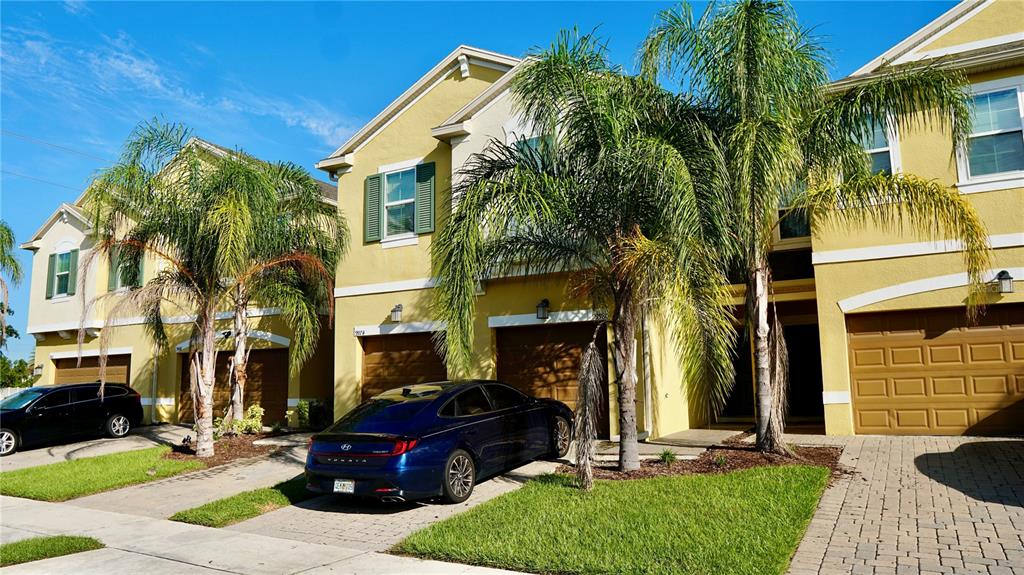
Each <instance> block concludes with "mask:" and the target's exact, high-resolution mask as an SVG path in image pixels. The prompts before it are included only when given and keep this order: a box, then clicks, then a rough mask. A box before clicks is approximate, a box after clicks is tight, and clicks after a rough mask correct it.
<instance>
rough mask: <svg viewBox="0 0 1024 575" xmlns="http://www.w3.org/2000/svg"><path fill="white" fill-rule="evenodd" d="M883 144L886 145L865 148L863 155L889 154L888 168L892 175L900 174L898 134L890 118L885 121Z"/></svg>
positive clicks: (900, 162)
mask: <svg viewBox="0 0 1024 575" xmlns="http://www.w3.org/2000/svg"><path fill="white" fill-rule="evenodd" d="M885 143H886V144H888V145H887V146H884V147H881V148H865V149H864V153H866V154H868V155H869V156H870V155H872V154H877V153H879V152H889V167H890V169H891V170H892V173H893V174H902V173H903V162H902V159H901V158H900V140H899V132H898V131H897V130H896V124H895V123H894V122H893V121H892V118H891V117H890V118H886V119H885Z"/></svg>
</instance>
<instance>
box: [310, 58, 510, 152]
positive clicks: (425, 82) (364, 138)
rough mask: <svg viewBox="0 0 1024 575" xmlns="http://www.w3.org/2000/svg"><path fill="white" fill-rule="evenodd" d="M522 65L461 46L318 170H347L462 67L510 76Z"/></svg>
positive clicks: (464, 71) (403, 93) (392, 103)
mask: <svg viewBox="0 0 1024 575" xmlns="http://www.w3.org/2000/svg"><path fill="white" fill-rule="evenodd" d="M518 63H519V58H515V57H513V56H506V55H504V54H499V53H497V52H491V51H488V50H481V49H480V48H474V47H472V46H466V45H461V46H459V47H457V48H456V49H455V50H453V51H452V52H451V53H450V54H448V55H447V56H445V57H444V58H442V59H441V61H440V62H438V63H437V64H436V65H435V66H434V67H433V68H431V69H430V71H428V72H427V73H426V74H424V75H423V76H422V77H421V78H420V79H419V80H417V81H416V83H414V84H413V85H412V86H410V87H409V88H408V89H407V90H406V91H405V92H402V94H401V95H400V96H398V98H395V100H394V101H393V102H391V103H390V104H388V106H387V107H386V108H384V110H383V111H381V112H380V113H379V114H377V115H376V116H374V118H373V119H372V120H370V121H369V122H368V123H367V124H366V125H365V126H363V127H362V128H361V129H360V130H359V131H358V132H356V133H355V134H353V135H352V137H351V138H349V139H348V141H346V142H345V143H344V144H342V145H341V146H340V147H339V148H338V149H336V150H334V152H333V153H331V155H330V156H328V157H326V158H324V159H323V160H320V161H319V162H317V163H316V167H317V169H320V170H325V171H335V170H336V169H338V168H345V167H348V166H351V165H352V163H351V162H352V158H351V157H349V156H350V154H353V153H354V152H356V151H358V150H359V149H360V148H361V147H363V146H364V145H365V144H366V143H367V142H369V141H370V140H371V139H372V138H373V137H374V136H375V135H376V134H377V133H378V132H379V131H380V130H381V129H382V128H384V126H386V125H387V124H388V123H390V122H391V120H393V119H394V118H395V117H396V116H398V115H399V114H401V113H402V112H403V111H404V110H405V109H406V108H408V107H409V106H411V105H412V104H414V103H415V102H416V101H417V100H419V98H420V97H422V96H423V94H425V93H427V92H429V91H430V90H431V89H433V88H434V86H436V85H437V84H438V81H439V80H441V79H443V78H444V77H445V76H447V75H448V74H449V73H450V72H451V70H452V69H453V68H454V67H456V66H458V67H459V68H461V69H463V74H468V73H469V68H468V67H469V65H470V64H473V65H477V66H486V67H489V68H495V69H497V70H501V71H503V72H507V71H508V70H510V69H511V68H512V67H513V66H515V65H516V64H518Z"/></svg>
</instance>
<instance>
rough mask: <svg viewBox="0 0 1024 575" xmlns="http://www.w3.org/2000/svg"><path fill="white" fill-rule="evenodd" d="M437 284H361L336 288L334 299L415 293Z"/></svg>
mask: <svg viewBox="0 0 1024 575" xmlns="http://www.w3.org/2000/svg"><path fill="white" fill-rule="evenodd" d="M436 284H437V280H436V279H434V278H419V279H414V280H401V281H395V282H383V283H375V284H360V285H354V286H346V287H339V288H334V297H349V296H354V295H368V294H375V293H391V292H396V291H415V290H421V289H431V288H433V287H434V286H435V285H436Z"/></svg>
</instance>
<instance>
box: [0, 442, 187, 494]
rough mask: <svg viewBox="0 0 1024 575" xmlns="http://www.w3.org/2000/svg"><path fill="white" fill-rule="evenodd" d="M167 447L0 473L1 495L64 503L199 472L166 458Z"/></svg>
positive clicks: (181, 462) (184, 462)
mask: <svg viewBox="0 0 1024 575" xmlns="http://www.w3.org/2000/svg"><path fill="white" fill-rule="evenodd" d="M168 451H170V447H166V446H161V447H150V448H147V449H139V450H136V451H125V452H123V453H111V454H109V455H99V456H97V457H85V458H82V459H75V460H72V461H62V462H61V463H53V464H50V465H41V466H39V467H28V468H25V469H18V470H15V471H7V472H4V473H0V493H2V494H3V495H12V496H14V497H27V498H28V499H39V500H41V501H65V500H68V499H72V498H74V497H81V496H83V495H89V494H92V493H98V492H100V491H107V490H109V489H116V488H118V487H124V486H126V485H134V484H136V483H145V482H147V481H153V480H155V479H160V478H162V477H169V476H171V475H177V474H179V473H184V472H185V471H192V470H194V469H202V468H203V467H205V466H204V465H203V464H202V463H200V462H198V461H179V460H173V459H165V458H164V457H163V455H164V454H165V453H167V452H168Z"/></svg>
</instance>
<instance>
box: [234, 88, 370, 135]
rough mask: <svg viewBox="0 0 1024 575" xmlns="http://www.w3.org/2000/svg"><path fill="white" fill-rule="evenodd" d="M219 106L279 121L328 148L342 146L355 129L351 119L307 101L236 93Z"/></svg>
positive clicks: (241, 92) (355, 126)
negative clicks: (317, 139)
mask: <svg viewBox="0 0 1024 575" xmlns="http://www.w3.org/2000/svg"><path fill="white" fill-rule="evenodd" d="M219 105H220V107H221V108H223V109H225V110H230V111H234V112H241V113H244V114H252V115H255V116H270V117H275V118H278V119H279V120H281V121H283V122H284V123H285V125H287V126H291V127H300V128H303V129H305V130H306V131H307V132H309V133H310V134H313V135H314V136H317V137H318V138H320V140H321V141H323V142H324V143H325V144H327V145H328V146H339V145H341V143H342V142H344V141H345V140H346V139H348V137H349V136H351V135H352V134H353V133H355V131H356V129H358V126H357V125H355V123H354V122H353V121H352V120H351V119H349V118H345V117H343V116H342V115H340V114H338V113H336V112H333V111H331V110H329V109H328V108H327V107H326V106H324V105H323V104H321V103H319V102H316V101H313V100H310V99H308V98H300V99H299V101H298V102H297V103H292V102H289V101H287V100H284V99H282V98H279V97H274V96H261V95H258V94H254V93H251V92H245V91H235V92H233V93H232V94H231V95H230V97H225V98H222V99H221V100H220V102H219Z"/></svg>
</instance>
